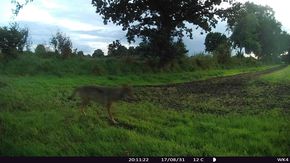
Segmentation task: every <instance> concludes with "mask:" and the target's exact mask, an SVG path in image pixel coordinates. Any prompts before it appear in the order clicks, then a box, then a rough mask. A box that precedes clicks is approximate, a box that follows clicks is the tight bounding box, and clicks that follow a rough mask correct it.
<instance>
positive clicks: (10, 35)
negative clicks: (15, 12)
mask: <svg viewBox="0 0 290 163" xmlns="http://www.w3.org/2000/svg"><path fill="white" fill-rule="evenodd" d="M27 39H28V29H27V28H20V27H19V26H18V24H17V23H12V24H10V26H9V27H7V26H4V27H0V49H1V51H2V53H4V54H5V56H11V57H16V55H17V52H23V49H24V47H25V46H26V44H27Z"/></svg>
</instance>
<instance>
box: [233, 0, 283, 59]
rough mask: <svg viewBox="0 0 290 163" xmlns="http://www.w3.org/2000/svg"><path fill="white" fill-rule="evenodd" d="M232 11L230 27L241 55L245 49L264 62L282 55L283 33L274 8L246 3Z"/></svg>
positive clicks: (238, 5) (235, 6)
mask: <svg viewBox="0 0 290 163" xmlns="http://www.w3.org/2000/svg"><path fill="white" fill-rule="evenodd" d="M232 10H234V11H235V12H233V13H234V14H233V15H231V16H228V27H229V29H230V30H231V31H232V35H231V40H232V42H233V46H234V47H237V48H239V49H240V53H241V51H242V49H243V48H244V49H245V52H246V53H248V54H249V53H252V52H253V53H254V54H255V55H256V56H257V57H258V58H259V59H263V60H269V59H272V58H274V57H278V56H279V55H280V54H281V52H282V51H283V50H282V49H281V46H280V44H281V37H282V33H283V32H282V30H281V23H279V22H278V21H277V20H276V19H275V16H274V15H275V13H274V11H273V9H272V8H270V7H268V6H261V5H256V4H254V3H250V2H246V3H245V4H241V3H237V4H235V5H234V6H233V7H232ZM281 50H282V51H281ZM284 50H285V49H284Z"/></svg>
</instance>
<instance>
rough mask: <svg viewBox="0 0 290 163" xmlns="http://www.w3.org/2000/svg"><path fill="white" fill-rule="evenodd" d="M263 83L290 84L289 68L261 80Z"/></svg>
mask: <svg viewBox="0 0 290 163" xmlns="http://www.w3.org/2000/svg"><path fill="white" fill-rule="evenodd" d="M261 79H262V80H263V81H268V82H272V83H281V82H282V83H290V66H288V67H286V68H284V69H282V70H280V71H277V72H275V73H272V74H268V75H265V76H263V77H262V78H261Z"/></svg>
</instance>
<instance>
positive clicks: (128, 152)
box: [0, 67, 290, 156]
mask: <svg viewBox="0 0 290 163" xmlns="http://www.w3.org/2000/svg"><path fill="white" fill-rule="evenodd" d="M266 68H269V67H262V68H255V69H253V68H251V69H235V70H216V71H200V72H192V73H175V74H165V73H164V74H153V75H146V74H145V75H140V76H137V75H135V76H134V75H129V76H68V77H56V76H45V75H42V76H7V75H1V76H0V155H1V156H212V155H214V156H277V155H279V156H284V155H285V156H287V155H289V154H290V153H289V146H290V140H289V129H288V128H289V127H288V125H289V124H290V121H289V113H288V112H286V113H285V111H284V110H283V109H282V108H279V107H274V108H271V109H267V110H264V108H259V106H257V109H260V110H261V112H260V113H258V114H252V113H251V112H248V111H245V112H243V113H238V112H232V113H228V114H218V113H212V112H204V113H202V112H198V111H195V110H194V109H192V108H190V107H185V108H183V109H182V110H174V109H170V108H167V107H165V106H163V105H159V104H156V103H153V102H150V101H148V100H142V101H139V102H133V103H126V102H118V103H116V104H114V113H115V116H116V118H117V120H118V121H119V122H120V125H117V126H114V125H112V124H111V123H110V122H109V120H108V115H107V113H106V111H105V110H104V109H102V107H101V106H100V105H98V104H92V105H91V106H90V107H88V108H87V116H84V115H82V114H81V113H80V111H79V110H78V108H77V105H76V102H75V101H69V100H67V97H68V96H69V95H70V94H71V91H72V89H73V88H74V87H76V86H78V85H88V84H100V85H119V84H124V83H130V84H133V85H143V84H161V83H163V84H166V83H172V82H184V81H189V80H198V79H204V78H209V77H215V76H223V75H233V74H236V73H241V72H251V71H257V70H263V69H266ZM287 70H288V72H289V67H288V68H287ZM277 80H284V78H279V79H277ZM256 91H257V92H258V91H259V90H258V88H257V90H252V92H253V93H256ZM249 98H251V97H249ZM223 100H224V99H223ZM188 102H189V103H192V101H188ZM199 105H200V106H203V108H205V109H206V108H211V109H214V108H217V107H218V106H219V103H218V102H210V101H209V100H201V101H199ZM217 109H225V110H226V109H228V108H226V107H225V108H217Z"/></svg>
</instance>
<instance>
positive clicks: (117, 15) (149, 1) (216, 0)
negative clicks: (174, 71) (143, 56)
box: [92, 0, 226, 65]
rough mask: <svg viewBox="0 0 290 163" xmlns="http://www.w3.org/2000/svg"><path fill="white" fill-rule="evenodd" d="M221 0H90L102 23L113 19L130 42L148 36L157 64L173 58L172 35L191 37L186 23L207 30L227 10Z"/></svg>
mask: <svg viewBox="0 0 290 163" xmlns="http://www.w3.org/2000/svg"><path fill="white" fill-rule="evenodd" d="M222 1H223V0H191V1H189V0H146V1H144V0H130V1H129V0H117V1H112V0H92V4H93V6H94V7H96V12H97V13H98V14H100V15H102V17H103V19H104V23H105V24H107V23H108V22H113V23H115V24H117V25H121V26H123V30H127V35H126V36H127V39H128V41H129V42H131V41H135V37H141V38H143V39H148V40H149V41H150V42H151V45H152V48H153V50H154V51H156V55H158V57H159V58H160V62H159V64H160V65H165V64H166V63H168V62H170V60H172V59H174V58H175V57H176V53H175V52H176V51H175V50H172V49H173V48H174V47H173V37H178V38H182V37H183V36H184V32H185V33H186V35H187V36H189V37H190V38H192V29H191V28H190V27H189V26H188V25H186V23H189V24H193V25H197V26H198V27H200V28H202V29H203V30H205V31H210V30H211V28H212V27H214V26H215V24H216V23H217V22H218V21H217V17H216V16H215V15H218V16H220V17H223V15H224V13H225V11H226V10H224V9H221V8H220V9H218V8H217V7H216V6H218V5H220V4H221V2H222Z"/></svg>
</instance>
